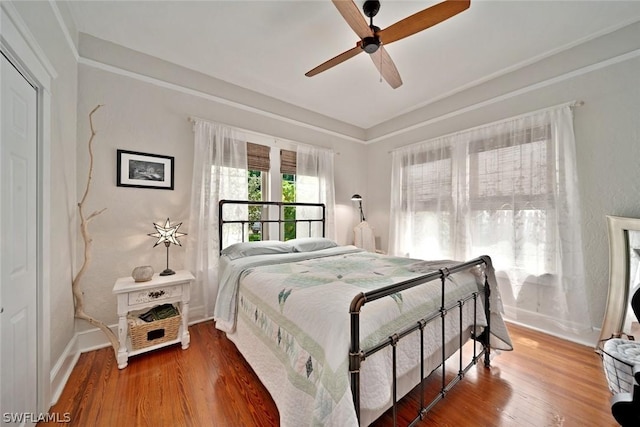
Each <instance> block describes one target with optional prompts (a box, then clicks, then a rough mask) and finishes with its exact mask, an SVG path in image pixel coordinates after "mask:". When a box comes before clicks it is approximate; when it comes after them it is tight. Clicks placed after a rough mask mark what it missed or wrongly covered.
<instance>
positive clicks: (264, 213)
mask: <svg viewBox="0 0 640 427" xmlns="http://www.w3.org/2000/svg"><path fill="white" fill-rule="evenodd" d="M225 208H226V209H225ZM251 208H253V209H259V210H260V212H261V214H260V218H250V216H249V212H250V209H251ZM286 208H303V209H304V213H305V214H304V218H298V217H297V216H296V217H294V218H287V217H286V215H285V209H286ZM234 209H235V215H232V217H231V218H229V216H228V215H226V214H227V212H228V211H229V210H234ZM239 212H240V213H239ZM296 212H298V211H297V210H296ZM287 224H294V226H295V227H296V229H297V230H299V229H298V227H306V229H307V231H308V235H309V236H313V237H325V229H326V207H325V205H324V203H298V202H267V201H253V200H220V202H219V203H218V239H219V244H220V246H219V248H220V250H222V249H224V246H225V245H224V241H225V240H224V236H225V234H224V233H225V232H226V227H225V226H233V225H235V229H236V231H238V230H240V236H239V241H242V242H247V241H250V240H251V239H250V236H251V235H252V234H255V230H256V227H257V229H258V230H260V237H261V238H260V239H258V240H266V239H265V238H264V237H265V235H266V236H267V238H268V239H269V240H285V232H284V230H285V226H286V225H287ZM314 225H315V227H314ZM265 226H266V227H265ZM250 227H251V229H250ZM276 230H277V231H276ZM314 231H315V233H314ZM275 234H277V235H275ZM314 234H315V236H314ZM318 234H320V235H318Z"/></svg>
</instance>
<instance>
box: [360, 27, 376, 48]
mask: <svg viewBox="0 0 640 427" xmlns="http://www.w3.org/2000/svg"><path fill="white" fill-rule="evenodd" d="M371 30H372V31H373V36H371V37H365V38H363V39H362V50H364V51H365V52H367V53H368V54H369V55H371V54H372V53H374V52H375V51H377V50H378V48H379V47H380V37H378V31H380V28H378V27H376V26H375V25H372V26H371Z"/></svg>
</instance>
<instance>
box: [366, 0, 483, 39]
mask: <svg viewBox="0 0 640 427" xmlns="http://www.w3.org/2000/svg"><path fill="white" fill-rule="evenodd" d="M470 4H471V0H445V1H443V2H442V3H438V4H436V5H435V6H431V7H429V8H427V9H424V10H422V11H420V12H417V13H414V14H413V15H411V16H409V17H407V18H405V19H402V20H400V21H398V22H396V23H395V24H393V25H390V26H389V27H387V28H385V29H384V30H380V31H378V37H380V40H381V41H382V43H383V44H389V43H393V42H395V41H398V40H400V39H403V38H405V37H408V36H410V35H412V34H415V33H418V32H420V31H422V30H426V29H427V28H429V27H432V26H434V25H436V24H439V23H440V22H442V21H445V20H447V19H449V18H451V17H452V16H454V15H457V14H458V13H460V12H462V11H464V10H467V9H468V8H469V6H470Z"/></svg>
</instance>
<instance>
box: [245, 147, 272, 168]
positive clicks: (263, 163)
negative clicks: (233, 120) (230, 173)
mask: <svg viewBox="0 0 640 427" xmlns="http://www.w3.org/2000/svg"><path fill="white" fill-rule="evenodd" d="M270 151H271V149H270V148H269V147H267V146H266V145H260V144H254V143H252V142H247V167H248V168H249V170H252V171H262V172H269V167H270V166H271V162H270V159H269V152H270Z"/></svg>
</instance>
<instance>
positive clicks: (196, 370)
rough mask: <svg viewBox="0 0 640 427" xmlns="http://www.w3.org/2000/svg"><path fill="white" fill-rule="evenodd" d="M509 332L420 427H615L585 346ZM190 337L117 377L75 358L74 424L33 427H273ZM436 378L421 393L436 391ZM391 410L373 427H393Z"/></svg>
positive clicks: (253, 387) (248, 380) (249, 387)
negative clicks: (184, 345)
mask: <svg viewBox="0 0 640 427" xmlns="http://www.w3.org/2000/svg"><path fill="white" fill-rule="evenodd" d="M508 326H509V330H510V333H511V336H512V339H513V342H514V346H515V351H512V352H502V353H501V354H500V355H499V356H498V357H495V358H494V359H493V360H492V367H491V369H486V368H484V366H482V365H481V364H480V365H478V366H474V367H473V368H471V370H470V371H469V372H468V373H467V375H466V376H465V378H464V379H463V381H462V382H461V383H459V384H458V385H457V386H456V387H455V388H454V389H453V390H452V391H451V392H450V393H448V394H447V395H446V397H445V398H444V399H443V400H442V401H441V402H440V403H438V404H437V405H436V406H435V408H434V409H433V410H432V411H431V412H429V413H428V414H427V417H426V418H425V419H424V420H423V421H421V422H420V424H419V425H420V426H442V427H445V426H450V427H460V426H482V427H489V426H518V427H520V426H535V427H541V426H557V427H560V426H563V427H570V426H580V427H583V426H594V427H609V426H611V427H613V426H616V425H617V424H616V422H615V420H614V419H613V417H612V416H611V412H610V409H609V399H610V397H611V395H610V392H609V390H608V388H607V384H606V380H605V378H604V374H603V371H602V365H601V360H600V357H599V356H598V355H597V354H596V353H594V352H593V349H592V348H590V347H585V346H581V345H577V344H574V343H570V342H567V341H563V340H560V339H557V338H554V337H551V336H548V335H545V334H542V333H539V332H536V331H532V330H530V329H527V328H523V327H520V326H517V325H513V324H509V325H508ZM189 331H190V333H191V346H190V348H189V349H187V350H184V351H183V350H182V349H181V348H180V346H179V345H176V346H171V347H168V348H164V349H161V350H156V351H154V352H151V353H147V354H143V355H139V356H135V357H133V358H131V359H129V366H128V367H127V368H126V369H123V370H119V369H118V367H117V363H116V360H115V357H114V354H113V350H112V349H111V348H105V349H102V350H97V351H93V352H89V353H85V354H82V355H81V356H80V359H79V361H78V363H77V365H76V366H75V368H74V370H73V373H72V374H71V377H70V379H69V382H68V383H67V385H66V387H65V389H64V391H63V393H62V396H61V397H60V399H59V401H58V403H57V404H56V405H55V406H53V407H52V408H51V409H50V411H49V413H50V414H59V417H58V419H59V420H63V419H64V414H68V416H69V418H70V420H71V422H70V423H68V424H56V423H39V424H38V426H49V425H51V426H54V425H66V426H83V427H84V426H94V427H101V426H105V427H112V426H127V427H128V426H141V427H142V426H149V427H163V426H167V427H178V426H197V427H206V426H216V427H218V426H220V427H226V426H234V427H235V426H275V425H278V423H279V416H278V410H277V408H276V406H275V404H274V403H273V400H272V399H271V397H270V395H269V393H268V392H267V391H266V389H265V388H264V387H263V386H262V384H261V383H260V381H259V380H258V378H257V377H256V376H255V374H254V373H253V371H252V370H251V368H250V367H249V366H248V364H247V363H246V362H245V361H244V359H243V358H242V356H241V355H240V354H239V353H238V352H237V350H236V349H235V346H234V344H233V343H231V342H230V341H229V340H228V339H226V337H225V336H224V334H223V333H222V332H220V331H218V330H216V329H215V327H214V325H213V323H212V322H204V323H199V324H196V325H192V326H191V327H190V328H189ZM365 363H366V362H365ZM438 375H439V374H437V373H436V374H435V375H434V378H430V381H429V383H428V389H429V388H430V389H431V390H433V389H435V387H436V386H439V381H440V380H439V379H438V378H437V377H438ZM428 393H429V392H428ZM428 393H427V395H429V394H428ZM418 398H419V396H418V391H417V390H414V391H413V392H411V393H410V395H409V396H408V398H407V399H405V400H403V402H402V405H400V407H399V414H400V423H399V425H406V421H405V420H407V419H411V418H413V416H414V413H416V409H415V408H416V406H415V405H416V404H415V399H418ZM389 412H390V411H388V412H387V414H384V415H383V416H382V417H381V418H380V419H379V420H378V421H377V422H376V423H375V425H376V426H385V425H392V421H391V418H390V416H389Z"/></svg>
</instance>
